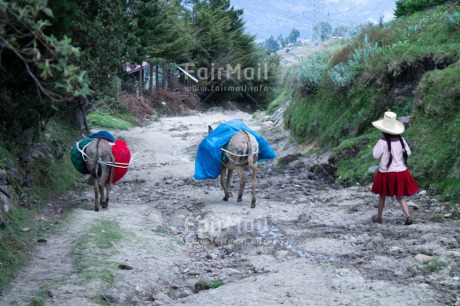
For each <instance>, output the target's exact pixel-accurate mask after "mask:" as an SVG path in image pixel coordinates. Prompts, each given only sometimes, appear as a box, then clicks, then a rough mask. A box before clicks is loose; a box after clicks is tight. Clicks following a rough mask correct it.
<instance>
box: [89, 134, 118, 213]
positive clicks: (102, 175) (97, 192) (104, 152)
mask: <svg viewBox="0 0 460 306" xmlns="http://www.w3.org/2000/svg"><path fill="white" fill-rule="evenodd" d="M85 154H86V155H87V156H88V157H87V158H86V168H87V169H88V171H89V173H90V174H91V176H92V177H93V184H94V211H99V203H100V204H101V206H102V208H107V207H108V206H109V193H110V189H111V186H112V182H113V175H114V173H115V171H114V169H113V167H112V166H109V165H107V163H114V162H115V157H114V156H113V154H112V146H111V145H110V144H109V142H108V141H106V140H104V139H101V138H96V139H95V140H93V141H91V142H90V143H89V144H88V146H86V149H85Z"/></svg>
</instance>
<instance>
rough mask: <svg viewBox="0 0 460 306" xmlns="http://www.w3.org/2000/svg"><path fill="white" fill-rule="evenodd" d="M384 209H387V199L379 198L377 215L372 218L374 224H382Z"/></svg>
mask: <svg viewBox="0 0 460 306" xmlns="http://www.w3.org/2000/svg"><path fill="white" fill-rule="evenodd" d="M383 207H385V197H382V196H379V205H378V208H377V215H375V216H373V217H372V221H373V222H377V223H382V214H383Z"/></svg>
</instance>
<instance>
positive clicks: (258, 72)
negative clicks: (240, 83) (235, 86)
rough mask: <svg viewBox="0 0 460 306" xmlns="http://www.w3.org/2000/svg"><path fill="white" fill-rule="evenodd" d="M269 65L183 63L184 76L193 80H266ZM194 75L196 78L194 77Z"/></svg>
mask: <svg viewBox="0 0 460 306" xmlns="http://www.w3.org/2000/svg"><path fill="white" fill-rule="evenodd" d="M268 71H269V67H268V64H267V63H264V64H261V63H259V64H257V67H246V68H242V66H241V64H237V65H235V66H234V67H233V66H232V65H230V64H227V65H226V66H225V67H216V65H215V64H214V63H212V64H211V67H200V68H198V69H197V68H196V67H195V65H194V64H186V65H185V74H186V78H191V79H193V80H194V81H195V82H198V81H199V80H200V81H206V80H219V81H221V80H247V81H251V80H268ZM194 76H196V77H197V78H195V77H194Z"/></svg>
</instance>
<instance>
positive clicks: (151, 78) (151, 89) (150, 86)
mask: <svg viewBox="0 0 460 306" xmlns="http://www.w3.org/2000/svg"><path fill="white" fill-rule="evenodd" d="M149 73H150V78H149V93H150V94H152V93H153V88H152V87H153V66H152V64H149Z"/></svg>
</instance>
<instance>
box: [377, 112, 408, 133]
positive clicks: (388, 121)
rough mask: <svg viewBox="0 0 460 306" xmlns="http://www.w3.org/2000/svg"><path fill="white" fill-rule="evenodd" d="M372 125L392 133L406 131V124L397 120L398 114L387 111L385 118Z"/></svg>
mask: <svg viewBox="0 0 460 306" xmlns="http://www.w3.org/2000/svg"><path fill="white" fill-rule="evenodd" d="M372 125H373V126H374V127H375V128H377V129H379V130H381V131H382V132H384V133H387V134H390V135H399V134H402V133H404V124H403V123H402V122H401V121H398V120H396V114H395V113H393V112H386V113H385V115H384V116H383V119H381V120H377V121H374V122H372Z"/></svg>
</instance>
